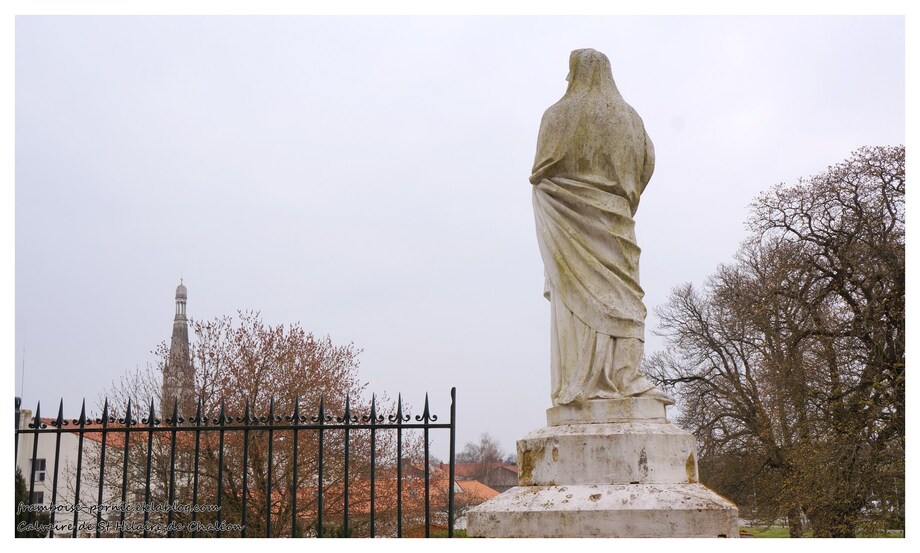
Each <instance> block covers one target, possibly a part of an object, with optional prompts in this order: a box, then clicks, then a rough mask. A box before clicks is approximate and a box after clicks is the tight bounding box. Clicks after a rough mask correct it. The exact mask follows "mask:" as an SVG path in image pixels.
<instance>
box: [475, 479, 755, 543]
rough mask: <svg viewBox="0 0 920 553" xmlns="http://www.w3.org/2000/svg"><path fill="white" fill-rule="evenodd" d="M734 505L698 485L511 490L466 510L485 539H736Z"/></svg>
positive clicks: (614, 485) (553, 487)
mask: <svg viewBox="0 0 920 553" xmlns="http://www.w3.org/2000/svg"><path fill="white" fill-rule="evenodd" d="M737 517H738V512H737V509H736V508H735V506H734V505H733V504H732V503H731V502H729V501H727V500H725V499H724V498H722V497H720V496H719V495H717V494H715V493H714V492H712V491H711V490H709V489H708V488H706V487H705V486H703V485H700V484H595V485H575V486H524V487H516V488H511V489H510V490H508V491H506V492H505V493H503V494H501V495H500V496H498V497H496V498H494V499H492V500H491V501H489V502H487V503H484V504H482V505H480V506H478V507H475V508H474V509H472V510H470V511H469V512H468V513H467V521H468V522H467V535H469V536H473V537H489V538H497V537H503V538H579V537H586V538H588V537H605V538H691V537H700V538H704V537H708V538H715V537H738V522H737Z"/></svg>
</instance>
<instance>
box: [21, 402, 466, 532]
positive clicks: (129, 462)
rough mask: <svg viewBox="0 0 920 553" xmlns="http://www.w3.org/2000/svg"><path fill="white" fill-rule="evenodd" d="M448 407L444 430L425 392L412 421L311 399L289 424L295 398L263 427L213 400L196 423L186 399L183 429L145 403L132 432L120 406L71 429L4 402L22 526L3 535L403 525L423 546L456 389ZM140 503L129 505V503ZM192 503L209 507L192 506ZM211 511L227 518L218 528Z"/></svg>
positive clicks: (446, 508)
mask: <svg viewBox="0 0 920 553" xmlns="http://www.w3.org/2000/svg"><path fill="white" fill-rule="evenodd" d="M450 396H451V404H450V417H449V420H448V421H446V422H439V420H438V416H437V415H434V414H432V413H431V412H430V410H429V406H428V396H427V394H426V396H425V404H424V408H423V410H422V413H421V414H418V415H415V416H413V415H412V414H410V413H409V412H408V411H407V410H405V409H404V406H403V401H402V396H401V395H400V396H399V397H398V399H397V402H396V406H395V412H393V413H390V414H381V413H379V412H378V411H377V400H376V398H372V400H371V402H370V405H369V406H366V408H365V409H364V411H365V412H363V413H356V412H355V411H354V410H353V408H352V405H351V400H350V398H346V399H345V402H344V409H342V410H341V411H340V413H341V414H339V415H336V414H334V413H332V412H330V409H329V407H328V406H327V404H326V400H325V398H320V400H319V405H318V407H317V408H316V410H315V411H314V413H315V414H313V415H305V414H303V410H302V409H301V402H300V400H299V399H298V400H296V401H295V402H294V406H293V409H292V410H290V411H288V412H289V413H290V414H283V415H282V414H279V413H278V407H277V405H276V402H275V400H271V402H270V404H269V409H268V414H267V415H264V416H255V415H253V414H252V412H251V408H250V405H249V403H248V402H247V403H246V404H245V406H244V409H243V411H244V413H243V415H242V416H231V415H229V414H228V412H227V410H226V409H225V405H224V402H221V403H220V406H219V410H218V413H217V415H212V416H208V415H207V414H206V413H205V412H204V410H203V408H202V401H201V400H200V399H199V400H198V403H197V408H196V409H195V411H196V412H195V415H194V416H193V417H188V418H184V417H181V416H179V405H178V401H177V402H175V403H174V405H173V409H172V413H171V415H170V416H169V417H165V418H163V419H162V420H161V419H159V418H157V417H156V414H155V412H154V405H153V402H152V401H151V402H150V405H149V408H148V409H147V415H146V416H144V417H143V418H140V419H139V420H138V419H137V418H135V417H136V414H135V413H133V412H132V405H131V402H130V401H129V402H127V407H126V409H125V410H124V412H123V414H121V415H120V414H119V413H114V412H113V410H112V409H110V406H109V402H108V401H107V400H106V402H105V404H104V407H103V410H102V415H101V416H100V417H98V418H93V417H87V415H86V406H85V401H84V403H83V406H82V407H81V413H80V417H79V418H75V419H71V418H65V417H64V415H63V413H64V407H63V401H62V402H61V404H60V406H59V408H58V414H57V417H55V418H51V419H43V418H42V417H41V412H40V411H41V405H40V404H39V405H38V406H37V407H36V409H35V414H34V417H33V418H32V422H29V423H28V424H24V423H23V421H20V415H19V402H18V398H17V405H16V410H17V417H16V419H17V423H16V437H15V440H16V443H15V448H14V451H15V455H16V460H17V466H20V465H21V464H22V463H20V458H19V455H20V450H19V449H20V441H21V440H25V441H30V442H31V444H25V447H26V451H28V447H29V446H30V447H31V457H29V458H28V460H27V461H28V463H27V466H28V467H29V468H30V469H31V470H29V474H28V478H26V480H27V482H28V486H27V487H28V501H27V502H23V503H20V504H18V505H17V514H19V513H24V514H25V517H24V520H20V519H19V518H17V535H32V536H44V535H48V536H52V537H53V536H54V535H55V533H57V534H58V535H61V532H62V531H66V532H68V533H69V534H70V535H71V536H72V537H78V536H82V535H87V534H90V535H94V536H95V537H115V536H118V537H125V536H126V535H127V536H142V537H149V536H151V535H152V536H156V537H164V536H165V537H174V536H190V537H197V536H214V537H223V536H228V537H229V536H231V535H237V536H240V537H254V536H256V535H260V536H261V535H264V536H265V537H272V536H278V535H281V532H282V531H285V534H286V535H290V536H291V537H302V536H308V535H314V536H316V537H324V536H328V535H330V534H332V535H337V536H342V537H352V536H357V535H366V536H367V537H379V536H386V535H395V536H396V537H404V536H405V535H407V528H406V523H407V522H408V523H410V524H412V523H414V524H415V526H414V527H413V528H409V529H408V530H410V531H413V530H414V531H416V532H418V533H420V532H421V529H420V528H419V524H421V521H422V520H423V521H424V536H425V537H430V536H431V535H432V526H433V517H432V496H433V493H432V476H433V475H432V472H433V471H434V472H435V473H436V474H435V475H434V476H435V477H436V479H437V481H438V482H439V484H443V483H444V481H445V480H446V486H444V487H445V488H446V489H441V488H440V487H439V488H437V489H436V490H435V493H434V495H435V498H436V499H437V500H438V505H436V506H435V507H436V510H437V512H436V515H437V518H438V519H439V520H438V521H435V522H437V523H439V524H435V525H436V526H440V527H443V526H446V530H447V536H448V537H453V535H454V485H453V483H454V481H455V474H454V456H455V430H456V388H452V389H451V392H450ZM119 415H120V416H119ZM440 430H444V431H447V432H448V436H449V460H448V463H447V464H446V466H447V474H444V466H445V464H441V465H440V466H438V467H432V457H431V449H430V446H431V440H430V432H431V431H440ZM419 431H420V432H421V443H420V444H419V443H418V439H417V438H418V433H419ZM49 440H53V444H54V449H53V458H54V462H53V464H52V465H51V467H50V469H49V467H48V466H47V463H46V461H47V457H48V456H50V454H51V450H50V448H49V447H48V442H49ZM407 440H408V441H407ZM40 441H43V443H44V445H45V447H40V444H39V442H40ZM288 444H290V445H288ZM355 448H357V449H358V450H359V451H358V452H357V453H356V452H355ZM419 450H420V451H419ZM26 451H24V452H23V453H25V452H26ZM40 451H42V452H43V453H42V455H45V456H44V457H43V456H40ZM419 455H420V456H419ZM87 457H89V463H87ZM65 458H66V460H67V462H64V461H65ZM419 464H420V465H421V467H419V466H418V465H419ZM62 465H64V467H63V468H64V471H62V470H61V469H62ZM84 465H86V466H84ZM46 469H49V470H50V471H51V472H53V475H51V476H50V479H51V484H50V490H51V499H50V503H48V502H45V501H44V492H45V491H47V490H48V488H49V485H48V477H47V476H48V474H47V473H46ZM119 469H120V470H119ZM394 473H395V478H394V477H393V474H394ZM24 478H25V477H24ZM94 478H95V479H96V482H95V483H94V482H92V480H93V479H94ZM87 480H90V482H89V486H92V488H93V489H92V490H91V491H92V492H94V493H93V494H92V495H91V496H90V495H88V492H89V486H87ZM254 480H255V482H253V481H254ZM420 480H421V481H422V482H423V484H422V483H420ZM141 484H142V487H141ZM394 486H395V490H394V489H393V488H394ZM39 488H40V489H39ZM386 492H390V493H386ZM394 492H395V493H394ZM141 495H142V496H143V501H142V502H139V501H135V503H133V504H132V503H130V502H129V497H130V498H133V499H135V500H138V499H140V497H141ZM329 495H332V496H333V503H332V504H330V503H329V499H328V496H329ZM394 495H395V497H394ZM204 496H208V497H210V498H213V500H214V502H213V503H205V502H204V501H203V497H204ZM419 496H421V498H419ZM70 498H72V499H73V503H67V501H69V499H70ZM59 499H61V500H62V501H61V502H60V503H59ZM17 501H18V500H17ZM394 503H395V513H393V506H394ZM407 503H408V505H407ZM225 513H230V514H231V515H237V516H233V517H232V518H234V520H232V521H230V520H228V518H227V516H226V515H225ZM422 513H423V519H422ZM394 514H395V521H394V520H393V518H394V516H393V515H394ZM71 515H72V520H71V518H70V516H71ZM334 515H337V516H336V520H330V517H331V516H334ZM288 516H289V519H288ZM65 517H66V518H67V521H66V522H65V521H64V518H65ZM141 517H142V520H141ZM151 517H153V519H152V518H151ZM339 517H340V518H339ZM356 517H358V518H360V519H361V523H360V524H356V521H355V518H356ZM116 518H117V521H116V520H115V519H116ZM256 522H258V524H256ZM394 523H395V528H393V526H394ZM288 524H289V526H290V528H289V529H287V528H285V527H286V526H287V525H288ZM247 525H248V526H247ZM359 526H360V527H361V530H358V527H359ZM253 527H255V529H254V528H253ZM273 527H274V530H273ZM263 529H264V532H262V531H259V530H263Z"/></svg>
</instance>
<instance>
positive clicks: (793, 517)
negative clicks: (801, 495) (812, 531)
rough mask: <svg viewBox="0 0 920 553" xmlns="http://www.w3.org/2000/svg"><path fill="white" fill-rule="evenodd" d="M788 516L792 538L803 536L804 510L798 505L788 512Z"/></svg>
mask: <svg viewBox="0 0 920 553" xmlns="http://www.w3.org/2000/svg"><path fill="white" fill-rule="evenodd" d="M786 518H788V519H789V537H790V538H801V537H802V512H801V511H800V510H799V508H798V507H792V508H791V509H789V511H788V512H787V513H786Z"/></svg>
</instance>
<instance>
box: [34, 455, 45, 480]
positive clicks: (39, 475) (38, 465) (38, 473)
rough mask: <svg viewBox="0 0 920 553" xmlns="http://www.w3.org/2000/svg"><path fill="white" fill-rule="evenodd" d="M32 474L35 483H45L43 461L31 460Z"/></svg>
mask: <svg viewBox="0 0 920 553" xmlns="http://www.w3.org/2000/svg"><path fill="white" fill-rule="evenodd" d="M32 473H33V474H34V475H35V481H36V482H44V481H45V460H44V459H32Z"/></svg>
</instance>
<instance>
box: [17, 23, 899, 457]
mask: <svg viewBox="0 0 920 553" xmlns="http://www.w3.org/2000/svg"><path fill="white" fill-rule="evenodd" d="M15 31H16V52H15V56H16V58H15V62H16V67H15V71H16V73H15V75H16V80H15V98H16V104H15V115H16V135H15V140H16V143H15V147H16V153H15V163H16V183H15V217H16V219H15V279H16V280H15V301H16V307H15V343H14V347H15V363H16V365H15V374H16V376H15V390H16V394H17V395H19V394H20V391H21V392H22V395H23V397H24V401H25V406H26V407H28V408H34V406H35V403H36V402H37V401H39V400H40V401H41V402H42V406H43V410H47V411H48V412H50V411H53V410H54V409H56V406H57V402H58V400H59V399H60V398H61V397H63V398H64V402H65V407H66V410H67V414H68V415H71V416H73V415H75V414H77V412H78V409H79V403H80V401H81V399H82V398H84V397H86V398H87V402H88V404H92V405H93V406H95V404H96V401H97V398H98V396H99V395H100V393H102V392H104V390H105V389H106V388H108V387H109V386H110V385H111V383H112V382H113V381H115V380H117V379H118V378H119V377H120V376H121V375H123V374H124V373H125V372H126V371H129V370H133V369H134V368H135V367H137V366H140V367H143V366H146V364H148V363H154V362H155V358H154V356H153V355H152V354H151V353H150V351H151V350H152V349H153V348H154V347H155V346H156V345H157V344H158V343H160V342H162V341H164V340H168V339H169V337H170V333H171V329H172V319H173V314H174V293H175V288H176V286H177V284H178V283H179V278H180V275H181V276H182V277H183V278H184V280H185V284H186V286H187V287H188V294H189V297H188V313H189V315H190V316H191V317H193V318H196V319H208V318H213V317H216V316H220V315H224V314H233V313H235V312H236V311H237V310H258V311H261V313H262V316H263V318H264V320H265V321H266V322H268V323H291V322H297V321H299V322H300V323H301V324H302V325H303V326H304V327H305V328H306V329H308V330H311V331H313V332H314V333H316V334H318V335H329V336H330V337H331V338H332V340H333V341H334V342H337V343H348V342H353V343H354V344H355V345H356V346H358V347H360V348H362V349H363V353H362V354H361V356H360V359H361V369H360V374H361V377H362V378H363V379H364V380H365V381H367V382H368V383H369V391H377V392H382V391H387V392H388V393H389V394H390V395H393V396H395V395H396V393H398V392H402V393H403V396H404V397H405V398H406V399H407V400H408V401H409V402H410V403H413V404H414V405H416V406H421V403H422V401H423V398H424V394H425V392H429V393H430V394H431V401H432V407H433V410H434V412H435V413H437V414H439V415H440V416H442V417H443V418H446V417H447V415H448V408H447V407H448V401H449V391H450V388H451V387H452V386H456V387H457V390H458V417H459V429H458V430H459V436H458V446H462V444H463V443H464V442H466V441H471V440H475V439H477V437H478V436H479V434H481V433H482V432H487V431H488V432H490V433H491V434H492V435H493V436H495V437H496V438H497V439H498V440H499V441H500V443H501V445H502V446H503V448H504V449H505V450H506V451H509V452H510V451H513V450H514V444H515V441H516V440H517V439H519V438H521V437H523V435H524V434H526V433H527V432H529V431H530V430H533V429H536V428H538V427H540V426H543V425H545V409H546V408H547V407H549V405H550V399H549V385H550V375H549V304H548V302H547V301H546V300H544V299H543V297H542V295H541V294H542V290H543V267H542V262H541V259H540V255H539V251H538V249H537V243H536V237H535V232H534V222H533V213H532V207H531V185H530V184H529V183H528V181H527V178H528V176H529V174H530V169H531V165H532V163H533V156H534V149H535V145H536V137H537V130H538V126H539V123H540V117H541V116H542V114H543V111H544V110H545V109H546V108H547V107H549V106H550V105H551V104H553V103H554V102H556V101H557V100H558V99H559V98H560V97H561V96H562V94H563V93H564V91H565V86H566V82H565V76H566V73H567V71H568V67H567V66H568V57H569V53H570V51H571V50H573V49H576V48H584V47H591V48H595V49H597V50H600V51H602V52H604V53H606V54H607V56H608V57H609V58H610V61H611V65H612V68H613V74H614V79H615V80H616V82H617V85H618V87H619V89H620V91H621V92H622V94H623V96H624V97H625V99H626V101H627V102H629V103H630V104H631V105H632V106H633V107H634V108H635V109H636V110H637V111H638V112H639V114H640V115H641V117H642V118H643V120H644V121H645V125H646V128H647V130H648V133H649V135H650V137H651V138H652V141H653V142H654V144H655V150H656V157H657V166H656V170H655V174H654V176H653V177H652V180H651V183H650V184H649V186H648V188H647V190H646V192H645V194H644V195H643V196H642V201H641V204H640V206H639V211H638V214H637V217H636V222H637V227H636V234H637V239H638V243H639V246H640V247H641V248H642V258H641V272H642V285H643V287H644V289H645V292H646V296H645V301H646V305H647V306H648V308H649V311H650V317H649V320H648V321H647V330H646V334H647V342H646V354H648V353H651V352H654V351H656V350H657V349H660V348H661V347H663V344H662V342H661V341H660V339H658V338H656V337H655V336H654V335H652V331H653V330H654V329H655V328H656V326H657V322H656V320H655V318H654V316H653V311H654V308H655V307H656V306H659V305H661V304H662V303H664V302H665V300H666V298H667V295H668V293H669V291H670V290H671V289H673V288H674V287H675V286H677V285H679V284H681V283H683V282H688V281H689V282H693V283H696V284H702V283H703V282H704V280H705V278H706V276H707V275H709V274H711V273H712V272H713V271H714V270H715V269H716V267H717V266H718V264H719V263H723V262H728V261H730V260H731V257H732V255H733V253H734V252H735V250H736V249H737V247H738V245H739V242H740V241H741V240H742V239H743V238H744V236H745V234H746V232H745V229H744V221H745V219H746V217H747V206H748V204H749V203H750V202H751V201H752V200H753V199H754V198H755V197H756V196H757V194H758V193H760V192H761V191H764V190H767V189H768V188H769V187H771V186H772V185H774V184H777V183H779V182H782V181H793V180H795V179H797V178H799V177H807V176H809V175H812V174H815V173H817V172H820V171H822V170H823V169H825V168H826V167H827V166H828V165H831V164H834V163H837V162H840V161H843V160H844V159H845V158H846V157H847V156H848V155H849V154H850V152H852V151H853V150H855V149H857V148H859V147H860V146H863V145H893V144H902V143H904V139H905V80H904V79H905V76H904V68H905V53H904V52H905V44H904V35H905V33H904V18H903V17H867V16H861V17H843V16H820V17H801V16H799V17H437V18H432V17H350V18H345V17H18V18H17V19H16V28H15ZM23 365H25V378H24V382H23V379H22V377H21V376H22V370H23Z"/></svg>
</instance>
